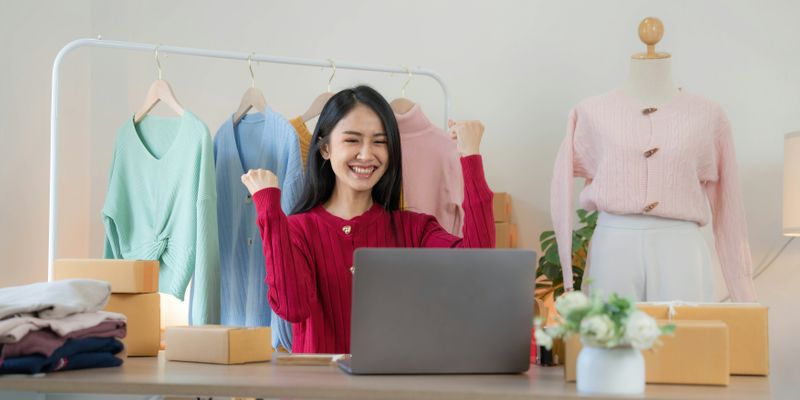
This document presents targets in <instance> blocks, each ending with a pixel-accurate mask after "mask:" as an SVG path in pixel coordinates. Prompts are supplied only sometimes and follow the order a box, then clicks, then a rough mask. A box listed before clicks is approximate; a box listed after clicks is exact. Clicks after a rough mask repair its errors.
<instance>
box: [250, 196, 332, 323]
mask: <svg viewBox="0 0 800 400" xmlns="http://www.w3.org/2000/svg"><path fill="white" fill-rule="evenodd" d="M253 202H254V203H255V205H256V212H257V223H258V228H259V230H260V231H261V240H262V241H263V244H264V246H263V248H264V259H265V260H266V269H267V271H266V276H267V278H266V281H267V282H266V283H267V285H268V287H269V290H268V291H267V292H268V295H267V296H268V298H269V299H268V300H269V305H270V307H271V308H272V310H273V311H275V313H276V314H278V316H280V317H281V318H283V319H285V320H287V321H289V322H294V323H298V322H302V321H304V320H306V319H307V318H308V317H309V316H310V315H311V306H312V305H313V304H314V303H315V302H316V301H317V296H316V291H315V287H316V283H315V281H314V274H313V273H312V271H311V266H312V264H311V260H310V258H309V255H308V254H309V253H308V247H307V246H305V245H303V244H302V241H301V238H300V233H299V232H296V231H294V232H293V231H292V228H291V227H290V225H289V219H288V218H287V217H286V214H284V213H283V211H282V210H281V191H280V189H275V188H267V189H262V190H260V191H258V192H256V193H255V194H254V195H253Z"/></svg>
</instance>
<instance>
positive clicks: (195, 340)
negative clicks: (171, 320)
mask: <svg viewBox="0 0 800 400" xmlns="http://www.w3.org/2000/svg"><path fill="white" fill-rule="evenodd" d="M166 333H167V335H166V336H167V339H166V340H167V350H166V357H167V360H170V361H192V362H202V363H213V364H244V363H250V362H261V361H269V360H270V359H272V344H271V336H270V335H271V333H270V328H267V327H259V328H241V327H233V326H221V325H203V326H171V327H168V328H167V332H166Z"/></svg>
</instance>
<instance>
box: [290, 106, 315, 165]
mask: <svg viewBox="0 0 800 400" xmlns="http://www.w3.org/2000/svg"><path fill="white" fill-rule="evenodd" d="M289 123H290V124H292V126H293V127H294V131H295V133H296V134H297V141H298V143H300V158H301V159H302V160H303V170H305V169H306V163H307V162H308V161H307V160H308V149H309V148H310V147H311V132H310V131H309V130H308V127H307V126H306V123H305V122H303V116H298V117H295V118H292V119H290V120H289Z"/></svg>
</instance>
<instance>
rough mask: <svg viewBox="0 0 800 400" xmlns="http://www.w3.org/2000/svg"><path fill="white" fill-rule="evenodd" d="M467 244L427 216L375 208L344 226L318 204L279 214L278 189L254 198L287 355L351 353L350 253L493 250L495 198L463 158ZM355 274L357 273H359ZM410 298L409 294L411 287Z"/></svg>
mask: <svg viewBox="0 0 800 400" xmlns="http://www.w3.org/2000/svg"><path fill="white" fill-rule="evenodd" d="M460 162H461V166H462V168H463V170H464V185H465V193H464V205H463V206H464V210H465V217H464V237H463V238H460V237H457V236H453V235H451V234H449V233H447V232H446V231H445V230H444V229H442V227H441V226H440V225H439V223H437V222H436V219H434V218H433V217H432V216H430V215H426V214H419V213H415V212H410V211H392V212H389V211H386V210H385V209H384V208H383V207H381V206H380V205H378V204H375V205H373V206H372V208H370V209H369V210H367V211H366V212H365V213H364V214H361V215H359V216H357V217H355V218H353V219H350V220H344V219H341V218H339V217H336V216H334V215H332V214H330V213H329V212H327V211H326V210H325V208H324V207H323V206H322V205H319V206H317V207H316V208H314V209H312V210H311V211H309V212H305V213H301V214H294V215H290V216H288V217H287V216H286V215H284V213H283V211H281V202H280V199H281V196H280V190H278V189H263V190H261V191H258V192H256V193H255V194H254V195H253V202H255V205H256V210H257V212H258V226H259V228H260V230H261V238H262V240H263V243H264V257H265V259H266V268H267V278H266V283H267V284H268V285H269V296H268V297H269V299H268V300H269V304H270V306H271V307H272V309H273V310H275V312H276V313H277V314H278V315H280V316H281V317H282V318H284V319H286V320H287V321H290V322H292V323H293V324H292V333H293V335H294V340H293V342H292V352H294V353H349V352H350V306H351V301H352V298H351V297H352V291H353V288H352V283H353V276H352V274H351V273H350V267H351V266H353V251H354V250H356V249H358V248H360V247H465V248H467V247H475V248H477V247H482V248H492V247H494V244H495V232H494V222H493V221H494V218H493V216H492V191H491V190H490V189H489V186H488V185H487V184H486V178H485V177H484V175H483V161H482V159H481V156H480V155H473V156H468V157H464V158H461V161H460ZM356 273H358V272H356ZM408 290H409V291H408V295H409V296H413V295H414V288H408Z"/></svg>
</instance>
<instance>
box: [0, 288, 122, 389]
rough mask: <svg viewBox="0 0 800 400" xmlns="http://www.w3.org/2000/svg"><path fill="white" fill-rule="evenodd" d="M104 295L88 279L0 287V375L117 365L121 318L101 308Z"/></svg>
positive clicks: (106, 294) (108, 291)
mask: <svg viewBox="0 0 800 400" xmlns="http://www.w3.org/2000/svg"><path fill="white" fill-rule="evenodd" d="M110 294H111V286H110V285H109V284H108V283H107V282H103V281H96V280H91V279H70V280H64V281H56V282H47V283H35V284H32V285H25V286H15V287H8V288H0V374H10V373H15V374H19V373H22V374H36V373H40V372H53V371H63V370H70V369H82V368H102V367H116V366H119V365H121V364H122V354H123V350H124V348H123V345H122V342H120V341H119V339H122V338H124V337H125V333H126V329H127V328H126V320H125V316H124V315H122V314H117V313H111V312H105V311H101V310H102V309H103V308H104V307H105V306H106V303H107V302H108V298H109V296H110Z"/></svg>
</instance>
